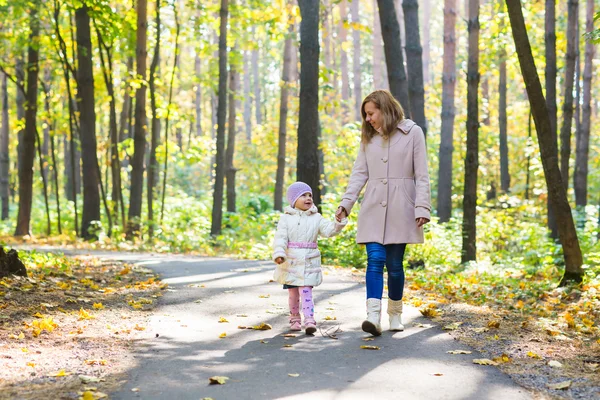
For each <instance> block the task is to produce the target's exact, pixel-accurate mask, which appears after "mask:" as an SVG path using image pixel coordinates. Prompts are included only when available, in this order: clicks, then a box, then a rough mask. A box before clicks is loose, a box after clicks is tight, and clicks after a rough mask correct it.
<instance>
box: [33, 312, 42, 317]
mask: <svg viewBox="0 0 600 400" xmlns="http://www.w3.org/2000/svg"><path fill="white" fill-rule="evenodd" d="M33 316H34V317H36V318H44V316H43V315H42V314H40V313H39V312H36V313H35V314H33Z"/></svg>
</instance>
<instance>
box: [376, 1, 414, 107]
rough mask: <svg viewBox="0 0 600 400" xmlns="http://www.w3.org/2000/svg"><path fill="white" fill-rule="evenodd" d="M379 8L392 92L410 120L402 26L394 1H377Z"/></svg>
mask: <svg viewBox="0 0 600 400" xmlns="http://www.w3.org/2000/svg"><path fill="white" fill-rule="evenodd" d="M377 8H378V9H379V21H380V22H381V34H382V36H383V48H384V51H385V63H386V65H387V73H388V82H389V86H390V92H392V95H394V97H395V98H396V99H397V100H398V101H399V102H400V104H401V105H402V108H403V109H404V115H405V116H406V117H407V118H410V103H409V100H408V82H406V72H405V71H404V57H403V56H402V45H401V42H400V25H398V18H397V17H396V10H395V8H394V0H377Z"/></svg>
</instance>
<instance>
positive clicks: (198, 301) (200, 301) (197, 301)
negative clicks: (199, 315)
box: [194, 299, 202, 303]
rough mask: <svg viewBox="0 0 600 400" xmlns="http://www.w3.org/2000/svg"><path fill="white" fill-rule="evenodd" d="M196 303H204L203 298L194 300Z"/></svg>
mask: <svg viewBox="0 0 600 400" xmlns="http://www.w3.org/2000/svg"><path fill="white" fill-rule="evenodd" d="M194 303H202V300H200V299H198V300H196V301H194Z"/></svg>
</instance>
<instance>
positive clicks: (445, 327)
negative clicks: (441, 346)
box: [443, 322, 462, 331]
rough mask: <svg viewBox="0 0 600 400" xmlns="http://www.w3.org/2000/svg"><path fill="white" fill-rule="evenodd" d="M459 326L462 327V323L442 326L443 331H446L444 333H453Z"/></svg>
mask: <svg viewBox="0 0 600 400" xmlns="http://www.w3.org/2000/svg"><path fill="white" fill-rule="evenodd" d="M461 325H462V322H453V323H451V324H449V325H446V326H444V328H443V329H444V330H446V331H453V330H455V329H457V328H458V327H459V326H461Z"/></svg>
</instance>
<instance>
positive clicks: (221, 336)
mask: <svg viewBox="0 0 600 400" xmlns="http://www.w3.org/2000/svg"><path fill="white" fill-rule="evenodd" d="M225 337H227V333H226V332H223V333H221V334H220V335H219V338H221V339H223V338H225Z"/></svg>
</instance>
